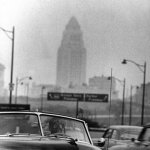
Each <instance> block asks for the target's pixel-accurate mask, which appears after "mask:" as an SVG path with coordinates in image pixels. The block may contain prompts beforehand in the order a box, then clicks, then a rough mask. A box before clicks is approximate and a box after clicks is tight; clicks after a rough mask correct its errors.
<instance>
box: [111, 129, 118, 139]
mask: <svg viewBox="0 0 150 150" xmlns="http://www.w3.org/2000/svg"><path fill="white" fill-rule="evenodd" d="M111 138H112V139H115V140H117V139H118V136H117V130H113V132H112V137H111Z"/></svg>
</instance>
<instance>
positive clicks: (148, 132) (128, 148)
mask: <svg viewBox="0 0 150 150" xmlns="http://www.w3.org/2000/svg"><path fill="white" fill-rule="evenodd" d="M120 149H121V150H150V124H147V125H145V126H143V129H142V131H141V132H140V134H139V136H138V138H137V139H132V142H131V143H130V144H123V145H116V146H112V147H111V148H109V150H120Z"/></svg>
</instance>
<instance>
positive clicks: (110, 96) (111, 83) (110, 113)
mask: <svg viewBox="0 0 150 150" xmlns="http://www.w3.org/2000/svg"><path fill="white" fill-rule="evenodd" d="M111 92H112V68H111V77H110V96H109V126H110V114H111Z"/></svg>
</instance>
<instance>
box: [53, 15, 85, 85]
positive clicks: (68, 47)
mask: <svg viewBox="0 0 150 150" xmlns="http://www.w3.org/2000/svg"><path fill="white" fill-rule="evenodd" d="M85 82H86V49H85V48H84V42H83V38H82V31H81V29H80V25H79V23H78V21H77V19H76V18H75V17H72V18H71V19H70V21H69V23H68V24H67V25H66V28H65V30H64V32H63V38H62V41H61V45H60V47H59V49H58V53H57V77H56V84H57V85H59V86H61V87H68V86H73V85H82V84H83V83H85Z"/></svg>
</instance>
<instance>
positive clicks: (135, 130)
mask: <svg viewBox="0 0 150 150" xmlns="http://www.w3.org/2000/svg"><path fill="white" fill-rule="evenodd" d="M141 130H142V127H141V126H129V125H112V126H110V127H108V128H107V130H106V131H105V132H104V134H103V136H102V138H100V140H99V141H98V142H97V143H96V142H95V143H94V145H98V146H100V147H101V148H102V149H104V150H105V149H107V148H110V147H112V146H114V145H120V144H124V143H130V142H131V139H133V138H134V139H137V138H138V135H139V133H140V131H141Z"/></svg>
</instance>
